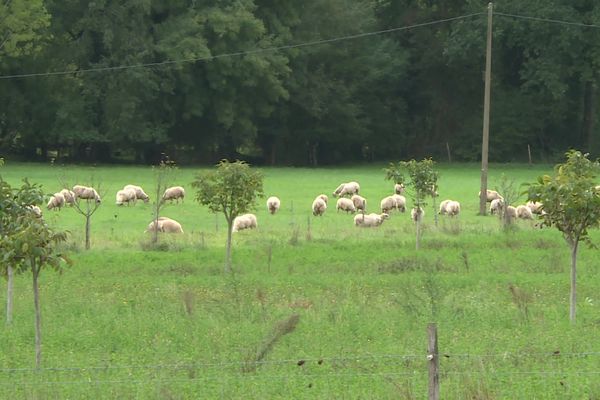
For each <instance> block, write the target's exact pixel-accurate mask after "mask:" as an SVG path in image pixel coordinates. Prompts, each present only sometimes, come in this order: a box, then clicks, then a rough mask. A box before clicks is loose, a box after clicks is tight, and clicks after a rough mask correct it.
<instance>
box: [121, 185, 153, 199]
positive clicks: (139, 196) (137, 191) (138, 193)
mask: <svg viewBox="0 0 600 400" xmlns="http://www.w3.org/2000/svg"><path fill="white" fill-rule="evenodd" d="M128 189H133V190H134V191H135V198H136V199H137V200H143V201H144V203H147V202H148V201H150V197H148V195H147V194H146V192H144V189H142V187H141V186H136V185H125V187H124V188H123V190H128Z"/></svg>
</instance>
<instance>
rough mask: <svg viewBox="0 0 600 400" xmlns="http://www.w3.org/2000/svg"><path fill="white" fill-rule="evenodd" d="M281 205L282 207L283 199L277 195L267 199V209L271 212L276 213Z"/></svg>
mask: <svg viewBox="0 0 600 400" xmlns="http://www.w3.org/2000/svg"><path fill="white" fill-rule="evenodd" d="M279 207H281V201H280V200H279V199H278V198H277V197H275V196H271V197H269V198H268V199H267V210H268V211H269V212H270V213H271V214H275V213H276V212H277V211H279Z"/></svg>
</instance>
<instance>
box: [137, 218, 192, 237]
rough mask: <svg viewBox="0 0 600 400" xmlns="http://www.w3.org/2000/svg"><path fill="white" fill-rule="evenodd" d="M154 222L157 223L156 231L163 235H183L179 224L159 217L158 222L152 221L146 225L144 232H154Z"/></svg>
mask: <svg viewBox="0 0 600 400" xmlns="http://www.w3.org/2000/svg"><path fill="white" fill-rule="evenodd" d="M155 222H158V231H159V232H164V233H183V228H182V227H181V224H180V223H179V222H177V221H175V220H174V219H171V218H167V217H160V218H158V221H152V222H150V224H149V225H148V228H147V229H146V232H154V231H155V230H156V226H155V224H154V223H155Z"/></svg>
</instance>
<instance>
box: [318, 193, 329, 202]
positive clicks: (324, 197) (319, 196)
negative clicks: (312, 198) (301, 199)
mask: <svg viewBox="0 0 600 400" xmlns="http://www.w3.org/2000/svg"><path fill="white" fill-rule="evenodd" d="M317 198H318V199H321V200H323V201H324V202H325V204H327V202H329V197H327V195H325V194H320V195H318V196H317Z"/></svg>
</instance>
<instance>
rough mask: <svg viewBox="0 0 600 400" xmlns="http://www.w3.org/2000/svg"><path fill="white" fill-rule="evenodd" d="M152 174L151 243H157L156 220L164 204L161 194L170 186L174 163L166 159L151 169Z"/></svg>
mask: <svg viewBox="0 0 600 400" xmlns="http://www.w3.org/2000/svg"><path fill="white" fill-rule="evenodd" d="M152 170H153V172H154V182H155V183H156V186H155V191H154V196H155V197H154V198H155V201H154V203H153V204H152V214H153V217H154V219H153V221H154V228H155V229H154V231H153V232H152V243H153V244H156V243H158V218H159V217H160V210H161V209H162V208H163V207H164V205H165V204H166V203H165V201H164V199H163V193H164V192H165V190H166V189H167V188H168V187H169V186H171V182H172V181H173V175H174V173H175V171H176V170H177V167H176V166H175V162H174V161H170V160H169V159H168V157H166V159H165V160H163V161H161V162H160V164H158V166H156V167H152Z"/></svg>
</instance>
